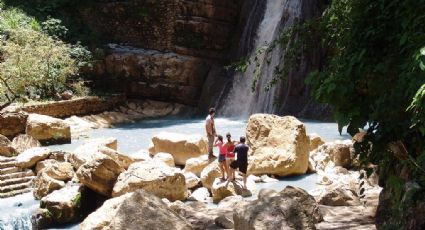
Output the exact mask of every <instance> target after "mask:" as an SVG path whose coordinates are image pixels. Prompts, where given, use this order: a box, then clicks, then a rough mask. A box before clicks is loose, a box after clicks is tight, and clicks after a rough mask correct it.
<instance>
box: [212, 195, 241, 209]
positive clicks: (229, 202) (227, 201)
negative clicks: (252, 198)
mask: <svg viewBox="0 0 425 230" xmlns="http://www.w3.org/2000/svg"><path fill="white" fill-rule="evenodd" d="M242 201H243V197H242V196H241V195H237V196H228V197H226V198H224V199H222V200H221V201H220V202H219V203H218V206H217V207H218V208H220V209H227V208H231V209H233V208H234V207H235V206H236V205H237V204H238V203H242Z"/></svg>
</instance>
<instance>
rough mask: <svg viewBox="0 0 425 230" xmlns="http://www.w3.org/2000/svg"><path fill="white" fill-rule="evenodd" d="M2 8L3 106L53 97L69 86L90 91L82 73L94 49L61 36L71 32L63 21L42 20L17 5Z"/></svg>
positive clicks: (0, 72)
mask: <svg viewBox="0 0 425 230" xmlns="http://www.w3.org/2000/svg"><path fill="white" fill-rule="evenodd" d="M2 8H3V10H2V11H0V55H1V60H0V92H1V94H0V102H1V103H2V104H1V105H0V108H3V107H5V106H7V105H9V104H10V103H12V102H14V101H15V100H18V99H20V100H28V99H40V98H52V97H54V96H55V95H56V94H57V93H60V92H62V91H65V90H67V89H73V91H74V92H76V93H77V94H78V93H87V90H86V89H85V87H84V86H82V84H81V82H80V81H79V80H80V79H78V74H79V70H80V68H83V67H85V66H87V65H89V64H90V58H91V55H90V52H89V51H88V50H86V49H85V48H84V47H83V46H81V45H80V44H78V43H77V44H74V45H71V44H67V43H65V42H63V41H62V40H61V39H60V38H61V37H63V36H64V35H65V34H66V32H67V29H66V28H65V27H64V26H62V25H61V21H60V20H57V19H53V18H49V19H48V20H46V21H44V22H41V23H40V22H39V21H38V20H37V19H35V18H33V17H30V16H28V15H27V14H26V13H24V12H23V11H21V10H19V9H17V8H13V7H11V8H10V7H5V6H4V5H3V7H2Z"/></svg>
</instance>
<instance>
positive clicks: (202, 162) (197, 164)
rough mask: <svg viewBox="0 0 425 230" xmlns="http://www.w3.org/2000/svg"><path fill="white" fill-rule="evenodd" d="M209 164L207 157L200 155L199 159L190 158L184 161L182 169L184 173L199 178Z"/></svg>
mask: <svg viewBox="0 0 425 230" xmlns="http://www.w3.org/2000/svg"><path fill="white" fill-rule="evenodd" d="M208 164H210V161H209V160H208V155H202V156H200V157H195V158H190V159H188V160H187V161H186V165H185V167H184V169H183V171H184V172H192V173H194V174H195V175H196V176H198V177H200V176H201V172H202V170H204V168H205V167H207V165H208Z"/></svg>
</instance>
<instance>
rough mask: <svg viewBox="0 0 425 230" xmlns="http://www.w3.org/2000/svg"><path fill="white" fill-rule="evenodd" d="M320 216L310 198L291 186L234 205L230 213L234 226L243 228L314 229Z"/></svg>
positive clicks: (320, 218) (304, 192)
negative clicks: (232, 211) (232, 212)
mask: <svg viewBox="0 0 425 230" xmlns="http://www.w3.org/2000/svg"><path fill="white" fill-rule="evenodd" d="M322 219H323V217H322V215H321V214H320V212H319V206H318V205H317V203H316V201H315V200H314V198H313V197H312V196H311V195H309V194H308V193H307V192H306V191H304V190H302V189H299V188H294V187H291V186H287V187H286V188H285V189H284V190H283V191H281V192H280V193H267V194H263V195H262V196H259V198H258V200H254V201H251V202H247V203H243V204H241V205H237V206H236V208H235V210H234V214H233V221H234V228H235V229H247V230H253V229H270V230H273V229H316V228H315V224H316V223H318V222H319V221H321V220H322Z"/></svg>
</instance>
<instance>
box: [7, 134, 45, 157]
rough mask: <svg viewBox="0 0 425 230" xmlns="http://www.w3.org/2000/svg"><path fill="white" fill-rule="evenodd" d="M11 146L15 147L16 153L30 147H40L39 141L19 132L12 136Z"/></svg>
mask: <svg viewBox="0 0 425 230" xmlns="http://www.w3.org/2000/svg"><path fill="white" fill-rule="evenodd" d="M12 147H13V148H15V149H16V151H17V152H18V153H22V152H24V151H25V150H28V149H30V148H34V147H41V143H40V142H39V141H38V140H37V139H35V138H34V137H32V136H30V135H27V134H20V135H18V136H16V137H15V138H13V141H12Z"/></svg>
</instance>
